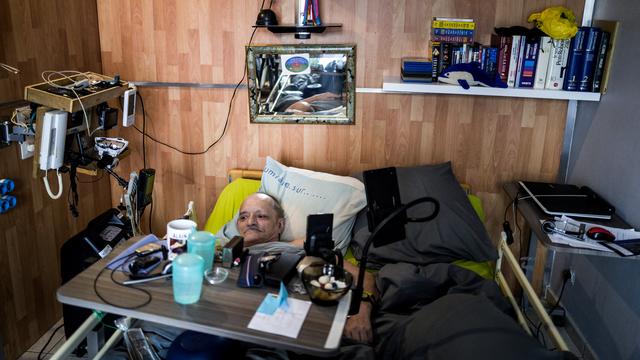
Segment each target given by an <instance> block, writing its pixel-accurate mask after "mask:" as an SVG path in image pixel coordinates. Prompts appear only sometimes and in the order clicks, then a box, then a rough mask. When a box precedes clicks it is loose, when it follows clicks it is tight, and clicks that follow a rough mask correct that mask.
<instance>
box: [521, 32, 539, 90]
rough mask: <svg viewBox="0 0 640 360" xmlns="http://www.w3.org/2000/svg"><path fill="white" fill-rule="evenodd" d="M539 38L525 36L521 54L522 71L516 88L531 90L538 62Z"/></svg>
mask: <svg viewBox="0 0 640 360" xmlns="http://www.w3.org/2000/svg"><path fill="white" fill-rule="evenodd" d="M539 46H540V38H538V37H531V36H527V39H526V42H525V50H524V53H523V54H522V56H523V59H522V71H521V74H520V82H519V83H518V87H523V88H532V87H533V82H534V81H535V76H536V65H537V61H538V47H539Z"/></svg>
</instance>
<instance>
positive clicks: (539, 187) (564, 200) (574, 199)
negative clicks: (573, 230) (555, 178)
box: [519, 181, 615, 219]
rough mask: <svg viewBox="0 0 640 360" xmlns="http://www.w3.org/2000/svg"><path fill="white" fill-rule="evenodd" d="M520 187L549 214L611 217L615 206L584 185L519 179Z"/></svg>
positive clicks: (597, 217)
mask: <svg viewBox="0 0 640 360" xmlns="http://www.w3.org/2000/svg"><path fill="white" fill-rule="evenodd" d="M519 184H520V187H522V189H523V190H524V191H525V192H526V193H527V195H529V196H531V198H532V199H533V201H535V202H536V204H538V206H539V207H540V209H542V211H544V212H545V213H547V214H549V215H566V216H572V217H584V218H595V219H611V216H612V215H613V214H614V213H615V208H614V207H613V206H611V204H609V203H608V202H607V201H606V200H604V199H603V198H601V197H600V196H598V194H596V193H595V192H594V191H593V190H591V189H589V188H588V187H586V186H582V187H578V186H576V185H570V184H552V183H542V182H531V181H520V182H519Z"/></svg>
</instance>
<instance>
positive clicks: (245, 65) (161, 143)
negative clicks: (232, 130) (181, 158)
mask: <svg viewBox="0 0 640 360" xmlns="http://www.w3.org/2000/svg"><path fill="white" fill-rule="evenodd" d="M263 6H264V0H263ZM256 30H258V28H257V27H256V28H253V32H252V33H251V37H250V38H249V45H248V46H251V42H252V41H253V36H254V35H255V34H256ZM246 76H247V63H246V62H245V64H244V68H243V73H242V79H240V81H238V84H236V86H235V88H234V89H233V93H232V94H231V100H229V108H228V110H227V118H226V119H225V121H224V127H223V128H222V133H221V134H220V136H218V138H217V139H216V140H215V141H213V142H212V143H211V144H210V145H209V146H207V148H206V149H205V150H203V151H185V150H182V149H179V148H177V147H175V146H173V145H171V144H167V143H165V142H163V141H160V140H158V139H156V138H154V137H153V136H151V135H149V134H147V133H146V132H145V131H142V130H140V129H138V127H137V126H135V125H134V126H133V128H134V129H136V131H138V132H139V133H140V134H142V137H143V139H144V137H148V138H149V139H151V140H152V141H154V142H156V143H158V144H160V145H163V146H165V147H168V148H170V149H173V150H175V151H177V152H179V153H181V154H183V155H203V154H205V153H207V152H208V151H209V150H211V148H213V147H214V146H215V145H216V144H218V143H219V142H220V141H221V140H222V138H223V137H224V135H225V134H226V132H227V128H228V126H229V119H230V118H231V109H232V108H233V100H234V99H235V97H236V93H237V92H238V88H239V87H240V85H242V83H243V82H244V79H245V77H246ZM140 99H141V100H142V96H140ZM140 104H142V101H141V102H140ZM142 107H143V110H142V114H143V116H144V113H145V112H144V105H143V106H142ZM143 124H144V120H143Z"/></svg>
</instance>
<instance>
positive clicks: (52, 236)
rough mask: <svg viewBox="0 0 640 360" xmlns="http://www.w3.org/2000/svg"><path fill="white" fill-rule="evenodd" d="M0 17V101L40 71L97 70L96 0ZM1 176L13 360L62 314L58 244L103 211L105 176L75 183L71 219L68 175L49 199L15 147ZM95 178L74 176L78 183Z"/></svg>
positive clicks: (5, 319) (5, 327)
mask: <svg viewBox="0 0 640 360" xmlns="http://www.w3.org/2000/svg"><path fill="white" fill-rule="evenodd" d="M0 14H2V19H1V20H0V62H3V63H7V64H10V65H12V66H15V67H18V68H19V69H20V70H21V72H20V74H18V75H14V74H10V73H8V72H5V71H4V70H1V69H0V104H6V103H7V102H11V101H15V100H21V99H23V93H24V87H25V86H26V85H31V84H34V83H39V82H42V79H41V77H40V74H41V72H42V71H43V70H64V69H73V70H81V71H87V70H91V71H95V72H101V62H100V44H99V36H98V19H97V9H96V3H95V1H87V0H55V1H54V0H34V1H24V0H3V1H0ZM10 114H11V109H9V108H7V106H5V107H3V108H2V109H1V112H0V115H1V116H3V117H5V116H7V115H10ZM4 120H5V119H3V121H4ZM50 177H51V180H52V181H51V183H52V184H51V186H52V187H53V191H56V186H57V185H56V184H55V180H54V176H51V175H50ZM0 178H11V179H13V180H14V181H15V183H16V189H15V190H14V192H13V195H15V196H16V197H17V199H18V205H17V206H16V208H14V209H13V210H11V211H9V212H7V213H5V214H2V215H0V273H1V274H2V280H1V281H0V320H1V321H0V337H1V338H2V344H3V346H4V352H5V353H4V355H5V356H6V358H7V359H16V358H18V357H19V356H20V355H22V353H23V352H24V351H25V350H27V349H28V348H29V347H30V346H31V345H32V344H33V343H34V342H35V341H36V340H37V339H38V338H39V337H40V336H41V335H42V334H44V332H46V331H47V330H48V329H49V328H50V327H51V326H52V325H53V324H54V323H55V322H56V321H57V320H58V319H60V317H61V316H62V311H61V306H60V304H59V303H58V301H57V300H56V297H55V292H56V289H57V288H58V286H59V285H60V275H59V274H60V270H59V269H60V263H59V258H60V256H59V249H60V246H61V245H62V243H63V242H64V241H65V240H66V239H68V238H69V237H70V236H72V235H73V234H75V233H77V232H78V231H80V230H82V229H84V227H85V226H86V224H87V222H88V221H89V220H90V219H92V218H93V217H95V216H96V215H97V214H99V213H101V212H102V211H104V210H106V209H108V208H109V207H110V205H111V198H110V187H109V182H108V180H107V179H106V178H103V179H101V180H100V181H97V182H94V183H82V184H79V189H78V192H79V195H80V201H79V209H80V212H81V213H80V217H78V218H73V217H72V216H71V214H70V212H69V205H68V203H67V197H66V195H67V190H68V189H69V182H68V176H67V175H65V183H64V186H65V193H64V196H63V197H62V198H61V199H59V200H51V199H50V198H49V196H48V195H47V193H46V191H45V190H44V186H43V184H42V180H41V179H33V178H32V159H28V160H20V150H19V148H18V146H17V145H12V146H11V147H8V148H0ZM95 180H97V179H96V178H91V177H86V176H82V175H80V181H82V182H88V181H95ZM1 357H2V356H1V355H0V358H1Z"/></svg>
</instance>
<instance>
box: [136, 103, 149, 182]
mask: <svg viewBox="0 0 640 360" xmlns="http://www.w3.org/2000/svg"><path fill="white" fill-rule="evenodd" d="M136 94H138V98H140V106H142V168H143V169H146V168H147V146H146V143H145V139H146V136H144V134H145V133H146V132H147V116H146V113H145V111H144V100H142V94H140V91H137V92H136Z"/></svg>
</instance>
